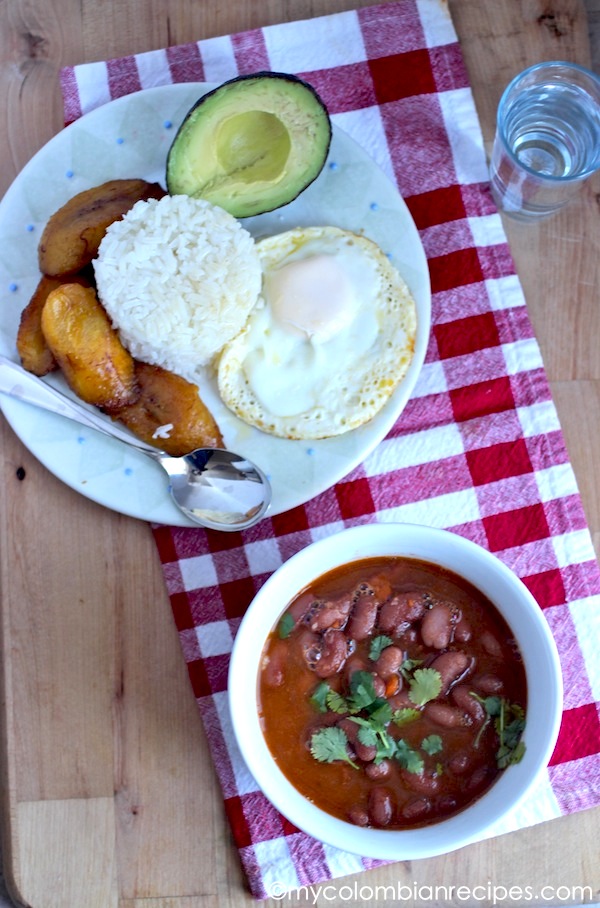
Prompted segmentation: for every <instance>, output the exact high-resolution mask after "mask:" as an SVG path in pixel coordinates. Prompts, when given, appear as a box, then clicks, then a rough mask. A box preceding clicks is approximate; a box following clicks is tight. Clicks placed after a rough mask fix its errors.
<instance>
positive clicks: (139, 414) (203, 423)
mask: <svg viewBox="0 0 600 908" xmlns="http://www.w3.org/2000/svg"><path fill="white" fill-rule="evenodd" d="M135 375H136V379H137V383H138V387H139V391H140V394H139V397H138V399H137V401H136V402H135V403H134V404H132V405H131V406H129V407H124V408H121V409H119V410H112V411H110V415H111V416H112V417H113V419H118V420H119V422H122V423H123V424H124V425H126V426H127V428H128V429H130V430H131V431H132V432H133V433H134V435H137V437H138V438H141V439H142V440H143V441H145V442H147V443H148V444H150V445H154V446H155V447H157V448H160V450H161V451H166V452H167V454H172V455H173V456H174V457H178V456H180V455H183V454H189V452H190V451H193V450H194V449H195V448H219V447H222V446H223V439H222V437H221V433H220V431H219V428H218V426H217V424H216V422H215V420H214V418H213V416H212V414H211V413H210V412H209V410H208V409H207V408H206V406H205V405H204V403H203V402H202V401H201V399H200V396H199V394H198V387H197V386H196V385H194V384H192V383H191V382H189V381H187V380H186V379H185V378H181V377H180V376H179V375H175V374H174V373H173V372H168V371H167V370H166V369H162V368H161V367H160V366H151V365H148V363H142V362H137V361H136V364H135Z"/></svg>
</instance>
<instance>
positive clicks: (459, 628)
mask: <svg viewBox="0 0 600 908" xmlns="http://www.w3.org/2000/svg"><path fill="white" fill-rule="evenodd" d="M472 636H473V632H472V630H471V625H470V624H469V622H468V621H467V619H466V618H461V619H460V620H459V621H458V623H457V625H456V627H455V628H454V640H455V641H456V642H457V643H468V642H469V640H470V639H471V637H472Z"/></svg>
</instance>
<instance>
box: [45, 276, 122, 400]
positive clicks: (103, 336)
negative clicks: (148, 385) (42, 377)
mask: <svg viewBox="0 0 600 908" xmlns="http://www.w3.org/2000/svg"><path fill="white" fill-rule="evenodd" d="M41 326H42V332H43V334H44V338H45V340H46V343H47V344H48V347H49V348H50V351H51V352H52V354H53V356H54V358H55V359H56V362H57V363H58V365H59V366H60V368H61V369H62V371H63V373H64V376H65V378H66V380H67V383H68V385H69V387H70V388H71V389H72V390H73V391H74V392H75V394H77V396H78V397H80V398H81V399H82V400H84V401H86V403H89V404H94V405H95V406H97V407H102V408H111V407H122V406H126V405H128V404H131V403H133V402H134V401H135V400H136V399H137V396H138V393H139V392H138V388H137V384H136V379H135V361H134V359H133V357H132V356H131V354H130V353H129V352H128V351H127V350H126V349H125V347H124V346H123V344H122V343H121V341H120V340H119V336H118V334H117V332H116V331H115V330H114V328H113V327H112V325H111V323H110V321H109V318H108V315H107V314H106V312H105V311H104V308H103V306H102V304H101V303H100V301H99V300H98V297H97V295H96V290H95V289H94V288H93V287H82V286H81V284H77V283H69V284H66V283H65V284H61V285H60V286H59V287H57V288H56V290H52V292H51V293H50V294H49V295H48V298H47V300H46V303H45V305H44V308H43V309H42V316H41Z"/></svg>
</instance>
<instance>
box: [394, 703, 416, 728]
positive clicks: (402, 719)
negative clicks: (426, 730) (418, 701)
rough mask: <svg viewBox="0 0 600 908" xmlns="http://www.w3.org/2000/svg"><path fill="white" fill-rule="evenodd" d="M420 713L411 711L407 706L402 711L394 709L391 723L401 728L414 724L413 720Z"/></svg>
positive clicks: (414, 710)
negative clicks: (410, 723)
mask: <svg viewBox="0 0 600 908" xmlns="http://www.w3.org/2000/svg"><path fill="white" fill-rule="evenodd" d="M420 715H421V713H420V712H419V710H418V709H411V708H410V707H409V706H405V707H404V708H403V709H396V710H394V712H393V713H392V722H393V723H394V725H397V726H398V727H399V728H401V727H402V726H403V725H407V724H408V723H409V722H414V720H415V719H418V718H419V716H420Z"/></svg>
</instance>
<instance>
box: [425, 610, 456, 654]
mask: <svg viewBox="0 0 600 908" xmlns="http://www.w3.org/2000/svg"><path fill="white" fill-rule="evenodd" d="M453 626H454V625H453V614H452V609H451V608H450V606H449V605H447V604H446V603H445V602H437V603H436V604H435V605H434V606H432V607H431V608H430V609H428V610H427V611H426V612H425V615H424V616H423V620H422V621H421V638H422V640H423V643H424V644H425V646H432V647H433V648H434V649H445V648H446V647H447V646H448V644H449V643H450V641H451V639H452V630H453Z"/></svg>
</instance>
